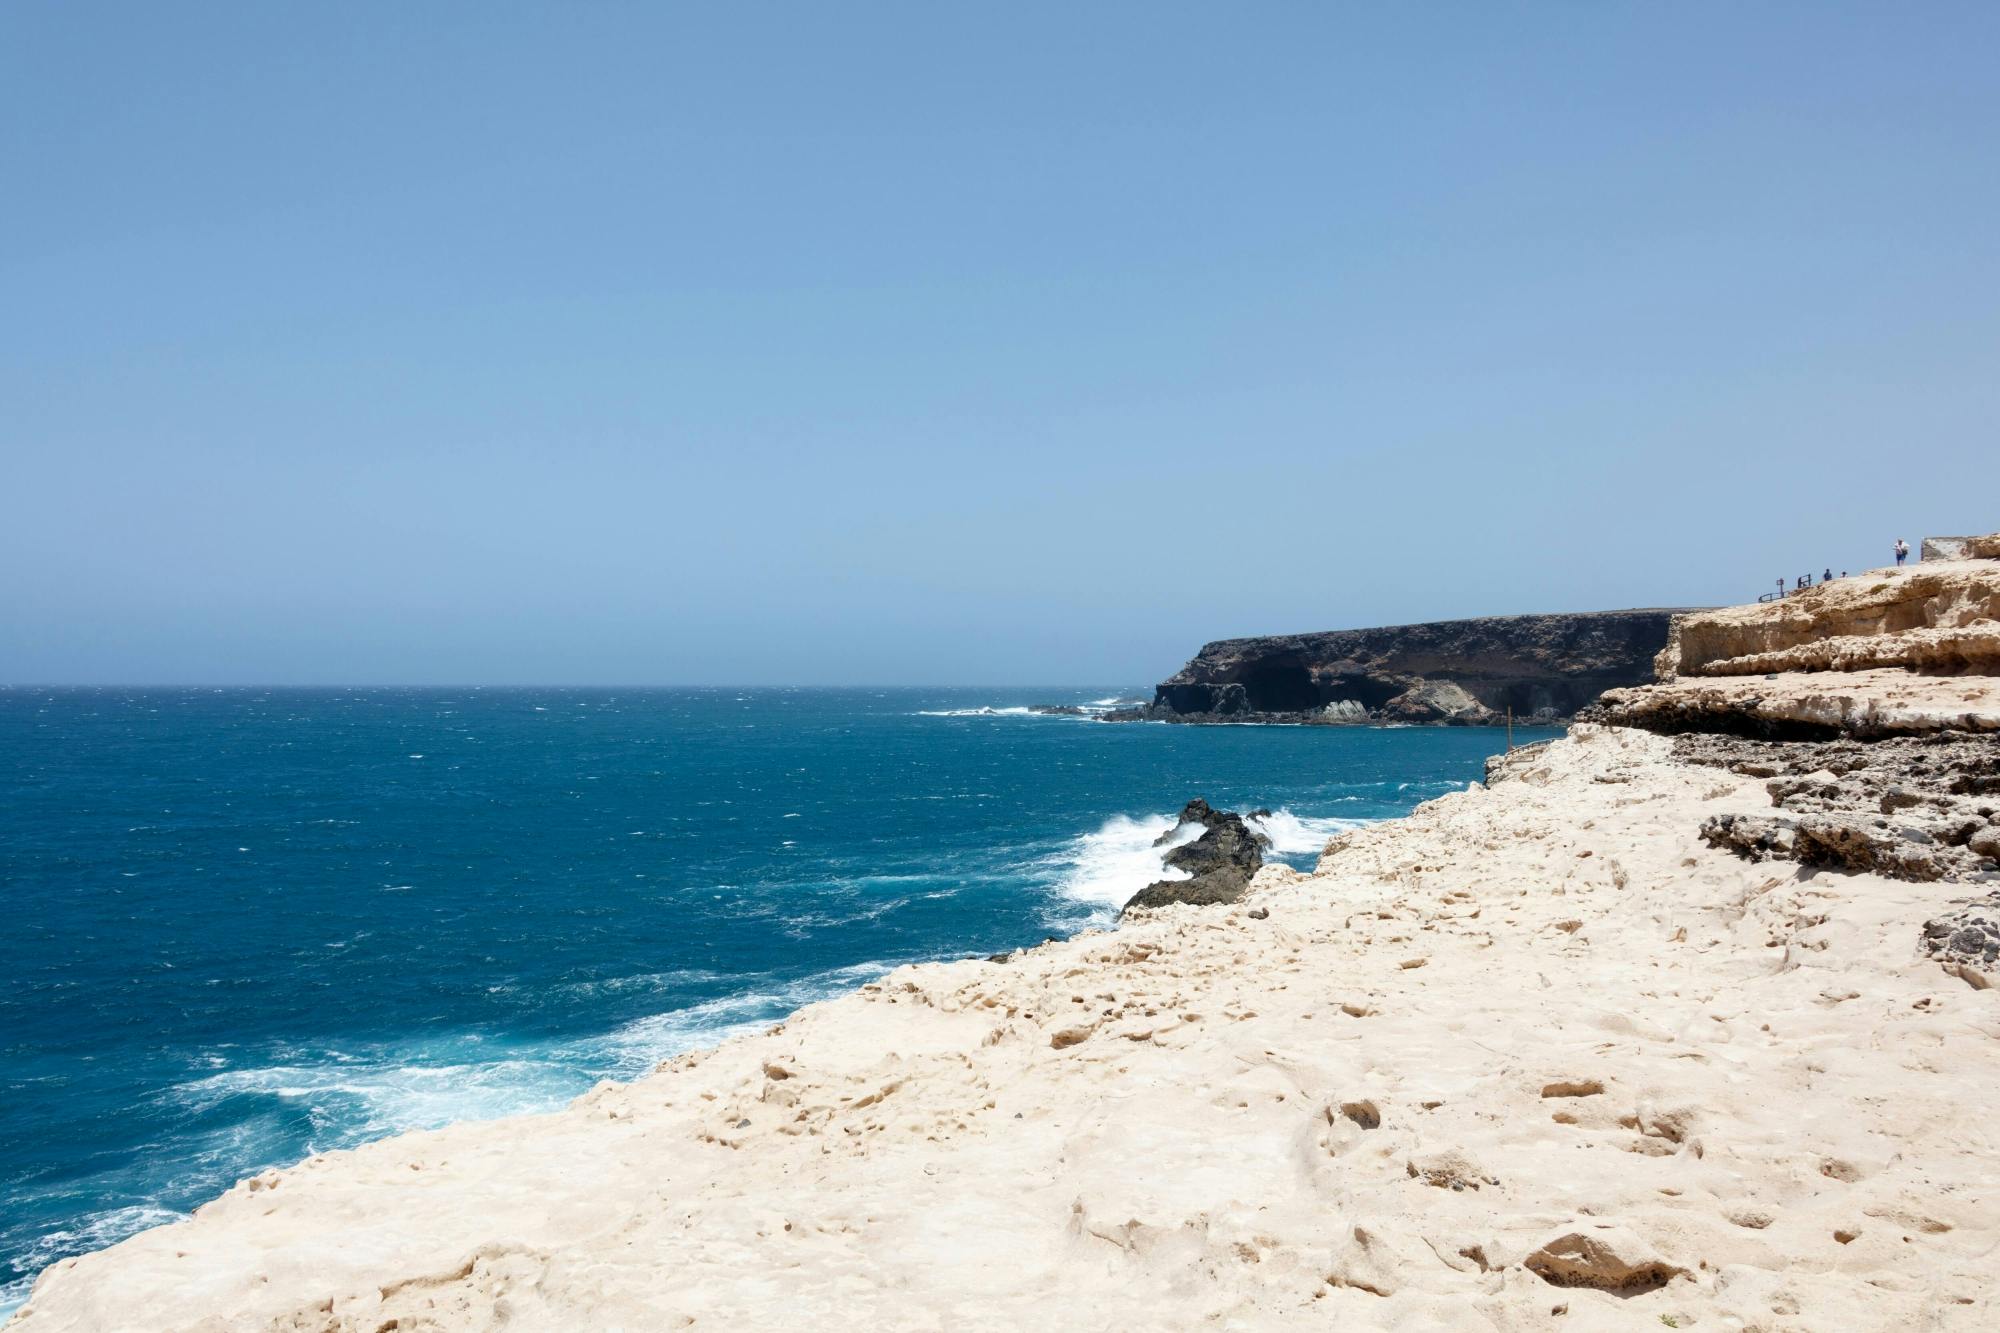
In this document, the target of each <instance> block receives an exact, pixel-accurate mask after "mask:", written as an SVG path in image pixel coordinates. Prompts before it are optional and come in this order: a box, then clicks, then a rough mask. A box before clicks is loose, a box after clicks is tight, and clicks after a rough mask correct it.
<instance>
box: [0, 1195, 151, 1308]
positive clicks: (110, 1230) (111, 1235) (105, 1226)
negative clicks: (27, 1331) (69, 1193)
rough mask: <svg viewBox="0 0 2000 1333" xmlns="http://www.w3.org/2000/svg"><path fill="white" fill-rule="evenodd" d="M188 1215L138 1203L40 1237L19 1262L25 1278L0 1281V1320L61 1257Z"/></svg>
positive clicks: (88, 1215)
mask: <svg viewBox="0 0 2000 1333" xmlns="http://www.w3.org/2000/svg"><path fill="white" fill-rule="evenodd" d="M186 1216H187V1214H185V1213H177V1212H174V1211H173V1210H172V1209H170V1208H161V1207H158V1206H157V1205H154V1204H135V1205H132V1206H130V1207H125V1208H107V1209H105V1210H103V1211H101V1212H95V1213H86V1214H84V1215H83V1216H82V1217H80V1218H78V1219H77V1220H76V1222H75V1223H73V1224H72V1225H70V1226H67V1227H64V1228H62V1229H61V1230H60V1231H50V1232H47V1233H45V1234H43V1235H41V1236H37V1237H36V1238H35V1241H34V1243H33V1244H32V1245H30V1246H28V1248H27V1250H26V1252H25V1253H23V1254H21V1255H20V1256H19V1262H20V1263H21V1265H22V1266H23V1267H24V1268H26V1269H27V1270H28V1272H27V1274H26V1275H25V1276H23V1277H19V1278H16V1279H14V1280H13V1281H12V1282H8V1283H5V1284H0V1320H5V1319H6V1318H7V1316H8V1315H10V1314H12V1313H13V1312H14V1311H15V1310H16V1309H17V1308H19V1307H20V1306H21V1305H22V1304H23V1303H24V1302H25V1301H26V1300H27V1299H28V1293H29V1291H30V1290H32V1289H33V1287H34V1285H35V1279H36V1278H37V1277H38V1276H40V1274H41V1271H42V1269H43V1268H45V1267H47V1266H48V1265H50V1264H52V1263H54V1262H55V1261H56V1260H58V1259H65V1258H68V1257H69V1256H70V1255H72V1254H86V1253H88V1252H89V1251H91V1250H101V1249H103V1248H104V1247H105V1246H107V1245H116V1244H117V1243H118V1242H119V1241H121V1240H124V1239H125V1238H126V1237H127V1236H131V1235H134V1234H136V1233H138V1232H141V1231H144V1230H146V1229H147V1228H148V1227H157V1226H164V1225H165V1224H166V1223H168V1222H178V1221H181V1220H182V1219H183V1218H185V1217H186Z"/></svg>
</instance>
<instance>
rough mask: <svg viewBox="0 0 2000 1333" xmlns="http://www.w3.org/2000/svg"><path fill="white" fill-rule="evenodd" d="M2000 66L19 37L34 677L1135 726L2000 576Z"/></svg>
mask: <svg viewBox="0 0 2000 1333" xmlns="http://www.w3.org/2000/svg"><path fill="white" fill-rule="evenodd" d="M1996 71H2000V6H1995V5H1992V4H1969V5H1951V4H1942V3H1940V4H1925V5H1920V6H1911V5H1902V4H1891V3H1883V4H1878V5H1869V6H1848V5H1838V4H1826V3H1813V4H1802V5H1785V4H1777V3H1759V4H1741V3H1733V2H1732V3H1726V4H1713V5H1703V4H1693V3H1676V4H1650V5H1640V4H1604V5H1597V4H1578V3H1547V4H1539V5H1508V4H1486V3H1463V4H1369V5H1362V4H1354V5H1328V4H1316V3H1315V4H1303V3H1301V4H1261V5H1259V4H1249V5H1216V4H1212V3H1201V4H1170V3H1158V2H1149V3H1143V4H1140V3H1135V4H1109V3H1105V4H1098V3H1093V4H1074V3H1060V4H1035V3H1009V4H992V5H961V4H938V3H934V2H932V0H926V2H925V3H911V4H907V5H876V4H866V3H841V4H819V3H811V4H808V3H795V4H785V5H779V4H762V3H746V4H735V5H699V6H697V5H668V4H644V5H641V4H622V3H594V4H577V3H570V4H560V5H558V4H549V5H530V4H459V5H450V4H406V3H393V4H389V3H382V4H343V5H273V4H254V3H241V4H235V5H226V6H217V5H208V4H198V3H189V2H186V0H182V2H179V3H174V4H159V3H150V2H148V3H135V4H124V5H117V4H80V3H74V2H73V0H64V2H61V3H40V2H33V0H10V3H8V4H6V5H5V6H0V238H4V244H0V560H4V562H5V566H6V573H5V577H4V579H0V681H12V682H123V683H130V682H162V683H174V682H205V683H229V682H257V683H315V682H319V683H346V682H410V683H429V682H451V683H463V682H488V683H496V684H497V683H546V682H575V683H661V684H671V683H698V682H705V683H750V684H754V683H778V682H796V683H827V684H844V683H871V682H874V683H966V684H980V683H1009V682H1070V681H1075V682H1105V683H1110V684H1116V683H1121V682H1129V683H1133V684H1139V683H1145V682H1150V681H1153V680H1157V679H1159V678H1160V677H1162V676H1164V675H1166V674H1167V673H1168V672H1170V671H1172V670H1173V669H1174V668H1175V667H1177V666H1178V665H1179V664H1180V662H1181V661H1182V660H1183V659H1184V658H1186V657H1187V656H1189V655H1190V654H1191V653H1192V652H1193V651H1194V649H1195V648H1196V647H1197V646H1198V645H1199V644H1200V643H1201V642H1202V641H1203V640H1206V639H1211V638H1219V637H1223V636H1228V635H1237V634H1247V633H1268V632H1279V631H1290V630H1305V629H1322V628H1337V627H1343V626H1352V625H1369V624H1381V623H1396V622H1404V621H1414V620H1425V619H1435V618H1443V617H1452V616H1462V615H1477V614H1490V613H1502V612H1516V611H1545V610H1576V609H1594V608H1602V607H1616V606H1634V605H1680V604H1692V603H1710V602H1720V601H1741V600H1746V599H1748V598H1750V597H1754V596H1755V595H1756V594H1757V593H1759V592H1762V591H1763V590H1765V589H1766V588H1768V587H1770V586H1771V585H1772V583H1773V581H1774V580H1775V579H1776V578H1778V577H1779V576H1781V575H1782V576H1786V577H1790V576H1793V575H1796V574H1798V573H1801V572H1804V571H1806V570H1812V571H1815V572H1817V571H1819V570H1820V569H1822V568H1823V567H1824V566H1826V565H1828V564H1831V565H1832V566H1833V567H1834V569H1835V570H1836V571H1838V570H1840V569H1841V568H1854V569H1859V568H1861V567H1863V566H1865V565H1870V564H1880V563H1885V562H1886V560H1887V558H1888V549H1889V545H1890V543H1891V542H1892V541H1893V540H1894V539H1895V538H1896V537H1898V536H1902V537H1906V538H1908V539H1909V540H1910V541H1911V542H1912V544H1914V543H1915V542H1916V541H1917V539H1918V538H1920V537H1922V536H1923V535H1925V534H1926V533H1955V532H1961V531H1991V530H1994V529H1996V528H2000V439H1996V430H1995V422H1996V409H2000V170H1996V163H2000V156H1996V154H2000V137H1997V136H2000V72H1996Z"/></svg>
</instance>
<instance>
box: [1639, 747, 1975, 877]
mask: <svg viewBox="0 0 2000 1333" xmlns="http://www.w3.org/2000/svg"><path fill="white" fill-rule="evenodd" d="M1673 753H1674V757H1675V758H1676V759H1678V760H1680V761H1681V762H1683V763H1693V764H1701V765H1705V766H1708V767H1712V768H1723V769H1727V770H1729V771H1730V772H1732V773H1737V774H1740V775H1742V776H1744V777H1755V778H1764V779H1767V781H1766V782H1765V790H1766V791H1768V792H1769V793H1770V795H1771V805H1772V809H1773V810H1774V811H1776V812H1777V813H1774V814H1769V815H1765V814H1744V813H1738V812H1730V813H1723V814H1718V815H1715V816H1712V817H1711V818H1709V819H1708V820H1706V821H1705V822H1704V823H1703V824H1702V830H1701V832H1702V837H1703V839H1704V840H1706V841H1707V842H1708V843H1709V845H1711V846H1715V847H1726V848H1728V849H1730V850H1732V851H1735V852H1738V853H1741V854H1742V855H1745V856H1748V857H1751V858H1752V859H1754V860H1770V859H1781V860H1788V861H1798V862H1801V863H1803V864H1806V865H1817V866H1834V867H1838V868H1840V869H1844V870H1857V871H1858V870H1869V871H1874V872H1875V873H1877V874H1881V875H1887V876H1889V877H1890V878H1893V879H1911V880H1940V879H1941V880H1978V879H1981V878H1982V877H1984V876H1986V875H1988V874H1993V873H1994V872H2000V738H1990V737H1985V736H1976V735H1965V734H1955V733H1939V734H1934V735H1930V736H1924V737H1905V738H1901V739H1895V740H1885V741H1876V742H1872V743H1871V742H1863V741H1853V740H1842V741H1827V742H1822V743H1818V744H1814V743H1808V742H1790V743H1786V742H1771V741H1755V740H1744V739H1741V738H1737V737H1729V736H1713V735H1707V736H1681V737H1679V738H1678V739H1676V741H1675V742H1674V751H1673Z"/></svg>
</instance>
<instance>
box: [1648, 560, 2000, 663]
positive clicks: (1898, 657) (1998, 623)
mask: <svg viewBox="0 0 2000 1333" xmlns="http://www.w3.org/2000/svg"><path fill="white" fill-rule="evenodd" d="M1968 540H1969V541H1971V540H1976V541H1978V542H1980V543H1981V545H1980V546H1979V549H1981V550H1984V549H1986V547H1985V544H1984V543H1986V542H1989V541H1991V542H1996V543H2000V536H1997V537H1995V538H1991V539H1968ZM1882 666H1903V667H1909V668H1912V669H1915V670H1922V671H1931V672H1940V673H1949V672H1962V671H1987V672H1991V671H1996V670H2000V560H1988V559H1966V560H1948V561H1941V562H1938V563H1925V564H1921V565H1915V566H1910V567H1905V568H1900V569H1898V568H1889V569H1875V570H1868V571H1866V572H1864V573H1861V574H1857V575H1855V576H1853V577H1851V578H1844V579H1836V580H1834V581H1833V582H1831V583H1822V584H1820V585H1819V586H1817V587H1814V588H1810V589H1807V590H1805V591H1803V592H1798V593H1794V594H1792V595H1791V596H1789V597H1785V598H1783V599H1781V600H1779V601H1775V602H1764V603H1757V604H1753V605H1748V606H1729V607H1722V608H1719V609H1717V610H1713V611H1696V612H1689V613H1687V614H1685V615H1681V616H1677V617H1676V618H1675V622H1674V625H1673V628H1672V629H1671V630H1670V631H1669V635H1668V639H1667V646H1666V647H1665V648H1664V649H1662V650H1661V652H1660V656H1659V659H1658V660H1657V661H1656V662H1655V663H1654V670H1655V672H1656V674H1657V675H1658V676H1659V678H1660V679H1661V680H1662V681H1667V680H1672V679H1674V678H1675V677H1682V676H1747V675H1761V674H1763V673H1766V672H1772V671H1863V670H1867V669H1869V668H1872V667H1882Z"/></svg>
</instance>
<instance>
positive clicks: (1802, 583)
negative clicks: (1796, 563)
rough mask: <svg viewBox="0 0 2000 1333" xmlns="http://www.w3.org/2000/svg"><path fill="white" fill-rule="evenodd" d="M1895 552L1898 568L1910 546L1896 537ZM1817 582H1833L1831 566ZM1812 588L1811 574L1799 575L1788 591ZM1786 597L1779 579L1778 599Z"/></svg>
mask: <svg viewBox="0 0 2000 1333" xmlns="http://www.w3.org/2000/svg"><path fill="white" fill-rule="evenodd" d="M1895 550H1896V564H1897V565H1898V566H1900V565H1901V564H1902V563H1903V562H1904V561H1905V560H1908V559H1909V558H1910V544H1909V543H1908V542H1906V541H1904V540H1903V539H1902V538H1901V537H1898V538H1896V548H1895ZM1840 577H1842V578H1846V577H1847V571H1846V570H1844V569H1843V570H1841V571H1840ZM1819 581H1820V582H1821V583H1831V582H1833V566H1832V565H1828V566H1827V567H1826V572H1825V573H1823V574H1821V575H1820V576H1819ZM1812 586H1814V585H1813V576H1812V575H1811V574H1801V575H1799V577H1798V581H1797V582H1796V583H1794V584H1793V585H1792V586H1791V589H1790V591H1791V592H1804V591H1805V590H1806V589H1808V588H1810V587H1812ZM1786 595H1787V590H1786V588H1785V581H1784V580H1783V579H1779V580H1778V596H1780V597H1783V596H1786Z"/></svg>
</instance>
